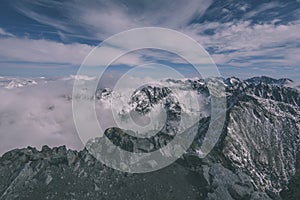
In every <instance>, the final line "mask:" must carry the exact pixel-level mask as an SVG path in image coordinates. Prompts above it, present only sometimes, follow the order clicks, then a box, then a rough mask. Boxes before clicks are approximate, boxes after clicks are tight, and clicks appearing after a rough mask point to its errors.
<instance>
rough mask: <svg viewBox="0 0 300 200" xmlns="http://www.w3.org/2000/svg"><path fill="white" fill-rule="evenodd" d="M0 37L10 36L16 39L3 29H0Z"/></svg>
mask: <svg viewBox="0 0 300 200" xmlns="http://www.w3.org/2000/svg"><path fill="white" fill-rule="evenodd" d="M0 36H8V37H14V35H13V34H11V33H9V32H7V31H5V30H4V29H3V28H0Z"/></svg>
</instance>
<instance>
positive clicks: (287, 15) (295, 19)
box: [0, 0, 300, 80]
mask: <svg viewBox="0 0 300 200" xmlns="http://www.w3.org/2000/svg"><path fill="white" fill-rule="evenodd" d="M147 26H158V27H166V28H171V29H175V30H178V31H181V32H183V33H185V34H187V35H189V36H190V37H192V38H194V39H195V40H197V41H198V42H199V43H200V44H201V45H203V47H204V48H205V49H206V50H207V51H208V52H209V53H210V55H211V56H212V58H213V60H214V61H215V62H216V64H217V66H218V68H219V70H220V72H221V74H222V75H223V76H226V77H227V76H238V77H241V78H246V77H252V76H257V75H268V76H273V77H288V78H291V79H293V80H300V77H299V74H300V67H299V63H300V56H299V55H300V48H299V47H300V1H299V0H290V1H287V0H285V1H283V0H281V1H266V0H260V1H259V0H251V1H250V0H249V1H243V0H228V1H224V0H214V1H213V0H190V1H184V0H151V1H146V0H111V1H105V0H97V1H96V0H94V1H93V0H91V1H78V0H70V1H45V0H36V1H30V0H22V1H20V0H11V1H8V0H2V1H1V6H0V76H1V75H2V76H3V75H11V76H65V75H69V74H74V73H76V70H77V69H78V67H79V66H80V64H81V63H82V61H83V59H84V58H85V56H86V55H87V54H88V53H89V52H90V51H91V50H92V49H93V48H94V47H95V46H96V45H98V44H99V43H100V42H101V41H103V40H105V39H106V38H107V37H109V36H111V35H113V34H116V33H118V32H120V31H125V30H128V29H131V28H137V27H147ZM174 42H176V41H174ZM146 54H147V56H145V55H142V54H141V53H137V54H135V55H132V56H130V57H128V58H127V59H124V61H123V62H119V63H118V65H116V66H115V70H118V69H119V68H121V67H123V66H125V67H126V66H127V67H131V66H134V65H137V64H141V63H143V61H145V62H146V61H149V59H150V60H152V61H156V62H159V63H167V64H168V65H171V66H174V67H175V68H176V67H181V68H184V67H186V68H188V66H187V65H186V64H185V63H183V62H182V63H181V62H178V59H174V56H172V55H170V54H168V53H166V52H159V53H158V52H154V51H147V52H146Z"/></svg>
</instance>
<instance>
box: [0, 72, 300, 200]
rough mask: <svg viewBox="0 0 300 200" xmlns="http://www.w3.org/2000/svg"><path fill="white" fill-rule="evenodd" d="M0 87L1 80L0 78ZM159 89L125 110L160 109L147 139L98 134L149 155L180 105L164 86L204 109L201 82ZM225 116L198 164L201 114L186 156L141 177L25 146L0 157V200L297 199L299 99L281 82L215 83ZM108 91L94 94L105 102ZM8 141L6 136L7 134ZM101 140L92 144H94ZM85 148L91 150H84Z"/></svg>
mask: <svg viewBox="0 0 300 200" xmlns="http://www.w3.org/2000/svg"><path fill="white" fill-rule="evenodd" d="M0 82H1V79H0ZM165 82H166V86H165V87H158V86H145V87H143V88H140V89H139V90H136V91H135V92H134V93H133V95H132V98H131V100H130V101H129V102H128V110H125V111H124V112H132V111H135V112H137V113H139V114H142V115H144V114H147V113H149V112H151V111H152V110H153V109H154V108H155V105H157V104H163V107H164V108H165V109H166V111H167V122H166V124H165V126H164V127H163V129H161V131H160V132H159V133H158V134H157V135H155V136H153V137H152V138H149V139H139V138H135V137H133V136H131V135H128V134H126V131H124V130H122V129H120V128H109V129H107V130H106V131H105V135H106V136H108V138H109V139H110V140H111V141H113V143H114V144H115V145H118V146H120V147H121V148H123V149H125V150H127V151H131V152H151V151H154V150H156V149H159V148H161V147H162V146H164V145H165V144H167V143H168V142H170V141H171V140H172V139H173V137H174V135H175V134H176V132H177V127H178V126H179V125H178V124H177V123H176V122H178V121H180V116H181V114H182V112H186V111H185V110H184V109H185V107H184V106H181V104H180V103H179V102H178V101H177V99H176V96H174V95H173V94H172V90H171V89H170V88H169V87H168V84H167V83H169V84H170V83H173V84H177V85H178V86H180V88H181V89H182V90H193V91H195V92H197V93H198V94H199V95H201V97H202V98H203V99H204V100H203V102H204V107H205V108H209V105H210V101H209V99H210V94H209V90H208V87H207V80H202V79H185V80H171V79H170V80H165ZM222 82H223V83H224V86H225V89H226V91H225V92H226V98H227V113H226V122H225V125H224V128H223V132H222V134H221V137H220V138H219V141H218V143H217V144H216V145H215V147H214V149H213V150H212V151H211V152H210V153H209V155H208V156H206V157H205V158H204V159H201V158H200V157H199V154H198V150H199V148H200V146H201V144H202V142H203V138H204V136H205V133H206V131H207V129H208V126H209V123H210V111H209V110H208V111H207V110H206V109H205V112H204V111H203V113H202V115H201V118H199V124H198V127H197V130H198V131H197V136H196V138H195V139H194V142H193V144H192V145H191V147H190V148H189V150H188V151H187V152H186V153H185V154H184V155H183V156H182V157H181V158H179V159H178V160H177V161H176V162H175V163H173V164H171V165H170V166H168V167H166V168H164V169H162V170H159V171H155V172H150V173H145V174H129V173H125V172H119V171H116V170H113V169H111V168H108V167H106V166H105V165H103V164H102V163H100V162H99V161H97V160H96V159H95V158H94V157H93V156H92V155H91V154H90V153H89V152H88V151H87V150H86V149H84V150H82V151H79V152H77V151H73V150H67V149H66V147H64V146H62V147H56V148H52V149H51V148H49V147H47V146H44V147H43V148H42V150H41V151H38V150H36V149H35V148H32V147H28V148H25V149H16V150H12V151H9V152H7V153H5V154H4V155H3V156H2V157H1V158H0V200H5V199H7V200H12V199H164V200H166V199H180V200H181V199H208V200H213V199H235V200H240V199H249V200H260V199H261V200H267V199H289V200H293V199H295V200H296V199H300V193H299V191H298V189H297V188H298V185H300V178H299V177H300V175H299V170H300V160H299V158H300V157H299V155H300V154H299V147H300V145H299V144H300V92H299V87H297V85H296V84H295V83H294V82H293V81H292V80H289V79H273V78H270V77H264V76H263V77H254V78H250V79H247V80H240V79H238V78H235V77H232V78H228V79H222ZM113 93H114V91H112V90H111V89H108V88H105V89H100V88H99V89H98V90H97V93H96V95H95V97H96V98H97V99H98V101H106V100H107V99H109V98H112V97H113ZM8 134H9V133H8ZM101 140H102V139H101V138H97V140H94V142H95V141H96V142H99V143H101ZM91 145H93V144H91Z"/></svg>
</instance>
